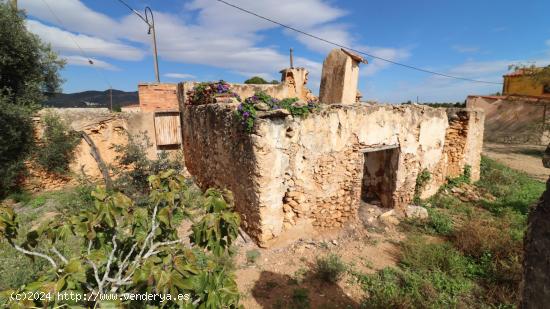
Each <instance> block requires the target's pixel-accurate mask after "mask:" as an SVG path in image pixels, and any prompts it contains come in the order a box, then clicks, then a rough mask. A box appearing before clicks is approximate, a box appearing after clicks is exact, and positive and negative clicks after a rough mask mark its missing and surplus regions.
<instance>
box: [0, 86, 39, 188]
mask: <svg viewBox="0 0 550 309" xmlns="http://www.w3.org/2000/svg"><path fill="white" fill-rule="evenodd" d="M30 113H31V111H30V110H29V109H27V108H23V107H20V106H17V105H14V104H10V103H8V99H7V98H6V97H4V96H2V95H1V94H0V123H1V124H2V129H0V175H2V177H0V198H2V197H4V196H6V195H7V194H9V193H10V191H12V190H14V189H16V188H17V187H18V184H19V181H20V180H21V177H20V176H21V175H22V173H23V172H24V169H25V165H24V161H25V159H26V158H27V157H28V155H29V154H30V152H31V150H32V147H33V132H34V129H33V125H32V120H31V116H30Z"/></svg>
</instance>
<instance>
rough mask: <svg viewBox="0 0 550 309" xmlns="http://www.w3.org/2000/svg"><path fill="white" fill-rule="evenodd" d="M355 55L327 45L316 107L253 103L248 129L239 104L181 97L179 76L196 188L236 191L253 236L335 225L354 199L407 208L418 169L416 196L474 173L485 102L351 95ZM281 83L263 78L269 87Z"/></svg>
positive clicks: (352, 210)
mask: <svg viewBox="0 0 550 309" xmlns="http://www.w3.org/2000/svg"><path fill="white" fill-rule="evenodd" d="M360 62H362V59H361V58H360V57H358V56H356V55H353V54H351V53H349V52H345V51H342V50H339V49H338V50H333V51H332V52H331V53H330V54H329V56H328V57H327V59H326V60H325V62H324V64H323V73H322V81H321V89H320V108H319V110H318V111H316V112H313V113H311V114H310V115H308V116H307V117H293V116H292V115H290V114H289V113H284V112H264V113H258V119H256V122H255V125H254V129H253V131H252V132H251V133H246V132H243V130H242V127H241V126H240V124H239V123H238V122H237V121H235V110H236V109H237V107H238V104H236V103H214V104H204V105H185V104H182V102H184V101H185V91H184V90H185V89H190V87H192V85H189V84H188V83H183V84H180V87H179V88H180V90H179V94H180V108H181V109H182V117H183V118H182V123H183V127H182V132H183V149H184V154H185V163H186V166H187V169H188V170H189V172H190V173H191V174H192V175H193V176H194V178H195V180H196V181H197V183H198V184H199V185H200V186H201V187H202V188H207V187H219V188H227V189H229V190H231V191H232V192H233V194H234V198H235V204H236V207H237V210H238V212H239V213H240V214H241V217H242V219H243V227H244V229H245V230H246V231H247V232H248V233H249V234H250V235H251V236H253V237H254V238H255V239H256V240H257V241H258V243H260V244H262V245H264V246H269V244H270V241H271V240H273V239H275V238H277V237H278V236H281V235H282V234H283V233H292V231H293V229H295V227H297V226H303V225H306V226H311V227H312V228H314V229H322V228H337V227H341V226H342V225H343V224H345V223H346V222H348V221H351V220H354V219H355V218H356V217H357V210H358V208H359V206H360V205H361V201H372V200H377V201H378V202H379V203H380V204H381V205H382V206H383V207H386V208H388V209H394V210H396V212H398V213H400V212H404V210H405V208H406V207H407V206H408V205H409V204H410V203H411V201H412V200H413V197H414V195H415V186H416V180H417V176H418V175H419V173H421V172H423V171H426V172H429V174H430V175H431V177H430V180H429V181H428V183H427V184H426V186H424V188H423V190H422V192H418V193H419V194H421V196H422V197H428V196H430V195H432V194H434V193H435V192H436V191H437V190H438V188H439V187H440V186H441V185H442V184H443V183H445V181H446V179H447V177H456V176H459V175H460V174H462V173H463V171H464V169H465V168H466V167H467V166H469V170H471V175H472V178H473V180H476V179H478V178H479V164H480V152H481V146H482V138H483V123H484V115H483V113H482V112H480V111H477V110H472V109H448V110H445V109H437V108H431V107H427V106H416V105H400V106H393V105H367V104H362V103H356V97H357V82H358V76H359V74H358V70H359V68H358V65H359V63H360ZM283 72H285V71H283ZM286 72H289V71H286ZM298 73H300V74H302V73H301V71H299V72H298ZM294 76H295V78H294V80H295V81H298V80H300V79H299V78H296V76H299V75H298V74H296V73H295V75H294ZM284 85H285V83H282V84H281V85H278V86H273V85H269V86H262V87H266V88H269V89H268V92H269V91H271V93H270V94H271V95H273V94H275V95H273V96H276V95H277V94H276V91H275V90H274V89H275V87H281V86H284ZM295 85H296V84H295ZM304 85H305V84H304ZM304 85H300V87H301V86H304ZM240 87H241V86H237V87H235V89H236V91H237V92H239V91H241V92H243V91H244V90H243V89H242V88H240ZM242 87H244V86H242ZM282 91H287V90H281V92H280V93H279V95H281V96H285V95H287V94H286V93H284V94H283V93H282ZM297 93H299V92H297ZM243 97H244V96H243ZM324 100H326V101H324ZM304 236H307V235H304Z"/></svg>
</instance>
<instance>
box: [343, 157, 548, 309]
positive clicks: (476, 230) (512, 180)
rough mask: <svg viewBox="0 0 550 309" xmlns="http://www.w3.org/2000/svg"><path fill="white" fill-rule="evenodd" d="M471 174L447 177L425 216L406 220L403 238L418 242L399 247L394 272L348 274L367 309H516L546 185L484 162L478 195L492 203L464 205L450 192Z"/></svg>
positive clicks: (486, 160) (525, 175) (427, 206)
mask: <svg viewBox="0 0 550 309" xmlns="http://www.w3.org/2000/svg"><path fill="white" fill-rule="evenodd" d="M470 174H471V171H469V170H467V169H465V172H464V175H462V176H460V177H458V178H455V179H451V180H450V181H449V184H448V185H447V186H445V187H444V188H442V190H440V191H439V192H438V193H437V194H436V195H435V196H433V197H431V198H429V199H427V200H425V201H422V205H423V206H425V207H426V208H427V209H428V212H429V214H430V218H429V219H428V220H425V221H418V220H416V221H414V220H413V221H406V222H405V223H404V224H403V227H404V228H405V231H406V232H409V233H410V234H413V235H418V234H420V235H422V234H428V235H435V236H437V237H438V239H437V240H435V242H436V243H429V242H426V241H425V240H424V239H423V238H422V236H420V237H419V236H414V237H409V238H408V239H407V240H406V241H405V242H403V243H402V245H401V254H400V256H399V263H398V266H397V267H396V268H386V269H384V270H381V271H379V272H377V273H376V274H373V275H363V274H358V273H356V272H353V273H352V274H353V275H354V276H356V277H358V278H359V280H360V282H361V284H362V286H363V289H364V290H365V291H366V292H367V295H368V297H367V298H366V299H365V301H364V304H363V305H364V306H365V307H367V308H448V307H482V308H483V307H489V308H492V307H495V308H513V307H515V306H516V304H517V303H518V300H519V297H520V295H519V291H520V282H521V277H522V254H523V237H524V234H525V229H526V226H527V214H528V212H529V209H530V207H531V206H532V205H534V204H535V203H536V202H537V200H538V199H539V197H540V196H541V194H542V193H543V192H544V189H545V185H544V183H542V182H540V181H537V180H535V179H532V178H530V177H529V176H528V175H527V174H525V173H522V172H519V171H516V170H513V169H510V168H508V167H506V166H504V165H502V164H500V163H497V162H495V161H494V160H491V159H488V158H486V157H482V161H481V179H480V180H479V181H478V182H476V183H475V186H476V189H477V190H479V191H480V192H485V193H490V194H491V195H493V196H494V197H495V199H494V200H485V199H481V200H479V201H472V202H463V201H461V200H460V199H458V198H457V197H455V196H453V195H452V194H451V193H450V192H449V190H445V189H449V188H452V187H453V186H460V185H461V184H462V183H466V182H469V178H470Z"/></svg>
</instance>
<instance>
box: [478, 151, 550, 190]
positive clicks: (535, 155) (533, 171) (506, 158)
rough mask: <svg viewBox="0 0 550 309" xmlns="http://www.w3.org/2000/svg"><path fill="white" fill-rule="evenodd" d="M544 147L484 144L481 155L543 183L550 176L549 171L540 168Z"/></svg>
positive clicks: (542, 167)
mask: <svg viewBox="0 0 550 309" xmlns="http://www.w3.org/2000/svg"><path fill="white" fill-rule="evenodd" d="M545 148H546V147H545V146H539V145H511V144H495V143H485V144H484V145H483V154H484V155H486V156H488V157H489V158H491V159H494V160H496V161H498V162H500V163H502V164H504V165H506V166H509V167H511V168H513V169H516V170H520V171H524V172H526V173H527V174H529V175H531V176H533V177H534V178H537V179H539V180H542V181H545V180H546V179H548V175H550V169H547V168H545V167H544V166H542V161H541V159H542V153H543V152H544V149H545Z"/></svg>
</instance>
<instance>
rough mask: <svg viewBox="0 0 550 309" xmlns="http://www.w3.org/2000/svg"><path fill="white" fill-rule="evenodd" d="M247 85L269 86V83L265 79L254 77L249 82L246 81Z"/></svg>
mask: <svg viewBox="0 0 550 309" xmlns="http://www.w3.org/2000/svg"><path fill="white" fill-rule="evenodd" d="M244 83H245V84H252V85H263V84H269V82H268V81H266V80H265V79H263V78H261V77H259V76H253V77H251V78H249V79H247V80H245V81H244Z"/></svg>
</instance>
